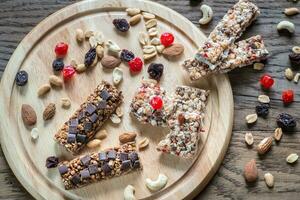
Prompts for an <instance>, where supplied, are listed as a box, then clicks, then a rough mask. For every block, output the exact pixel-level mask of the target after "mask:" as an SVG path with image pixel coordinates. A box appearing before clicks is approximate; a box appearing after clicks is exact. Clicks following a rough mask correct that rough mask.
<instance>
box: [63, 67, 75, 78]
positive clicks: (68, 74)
mask: <svg viewBox="0 0 300 200" xmlns="http://www.w3.org/2000/svg"><path fill="white" fill-rule="evenodd" d="M74 74H75V69H74V67H73V66H67V67H64V69H63V77H64V80H69V79H71V78H72V77H73V75H74Z"/></svg>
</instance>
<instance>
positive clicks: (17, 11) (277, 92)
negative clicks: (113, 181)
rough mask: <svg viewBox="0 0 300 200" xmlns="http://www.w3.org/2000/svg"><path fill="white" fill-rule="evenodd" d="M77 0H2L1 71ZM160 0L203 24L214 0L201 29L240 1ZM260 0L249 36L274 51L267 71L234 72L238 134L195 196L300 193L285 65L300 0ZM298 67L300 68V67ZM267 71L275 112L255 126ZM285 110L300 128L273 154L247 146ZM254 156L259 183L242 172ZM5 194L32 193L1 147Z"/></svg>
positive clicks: (299, 23) (294, 40)
mask: <svg viewBox="0 0 300 200" xmlns="http://www.w3.org/2000/svg"><path fill="white" fill-rule="evenodd" d="M74 2H76V1H74V0H0V77H1V76H2V74H3V71H4V69H5V66H6V64H7V62H8V60H9V58H10V56H11V54H12V53H13V52H14V50H15V48H16V47H17V45H18V44H19V42H20V41H21V40H22V39H23V37H24V36H25V35H26V34H27V33H28V32H29V31H30V30H31V29H32V28H33V27H34V26H36V25H37V24H38V23H39V22H40V21H41V20H43V19H44V18H45V17H47V16H48V15H50V14H52V13H54V12H55V11H57V10H59V9H61V8H63V7H65V6H67V5H69V4H71V3H74ZM157 2H159V3H161V4H164V5H166V6H168V7H170V8H172V9H174V10H176V11H177V12H179V13H181V14H182V15H184V16H185V17H187V18H188V19H190V20H191V21H192V22H193V23H194V24H195V25H196V26H199V25H198V20H199V18H200V17H201V13H200V11H199V7H200V5H201V4H203V3H205V4H208V5H210V6H211V7H212V8H213V10H214V20H213V21H212V23H210V24H209V25H208V26H207V27H201V30H202V31H203V32H205V34H207V35H208V34H209V33H210V31H211V30H212V29H213V27H214V26H215V25H216V24H217V22H218V21H219V20H220V19H221V18H222V16H223V15H224V14H225V13H226V11H227V10H228V8H230V7H231V6H232V5H233V4H234V2H235V1H234V0H205V1H201V0H193V1H188V0H158V1H157ZM256 2H257V4H258V6H259V7H260V9H261V16H260V17H259V19H258V20H257V21H256V22H255V23H254V25H252V26H251V27H250V28H248V30H247V31H246V33H245V34H244V35H243V38H247V37H250V36H252V35H256V34H261V35H262V36H263V38H264V39H265V43H266V45H267V47H268V50H269V51H270V54H271V55H270V58H269V59H268V63H267V65H266V68H265V69H264V70H263V71H261V72H258V71H255V70H253V69H252V68H251V67H248V68H246V69H238V70H235V71H234V72H231V73H229V78H230V82H231V84H232V88H233V94H234V101H235V118H234V126H233V134H232V139H231V142H230V146H229V148H228V151H227V154H226V156H225V159H224V161H223V163H222V166H221V167H220V169H219V170H218V172H217V173H216V175H215V176H214V178H213V179H212V180H211V182H210V183H209V184H208V186H207V187H206V188H205V189H204V191H203V192H202V193H201V194H199V195H198V196H197V197H196V198H195V199H272V200H275V199H288V200H292V199H299V198H300V197H299V195H300V164H299V161H298V163H296V164H294V165H289V164H287V163H286V162H285V158H286V156H287V155H289V154H290V153H298V154H300V120H299V119H300V117H299V114H300V108H299V105H300V83H299V85H297V84H295V83H293V82H289V81H287V80H286V79H285V78H284V70H285V68H286V67H287V66H289V60H288V54H289V52H290V50H291V48H292V47H293V45H296V44H297V45H300V15H296V16H293V17H289V18H288V17H286V16H285V15H284V14H282V11H283V9H284V8H286V7H292V6H293V7H298V8H300V2H299V3H293V2H288V1H287V0H280V1H278V0H257V1H256ZM287 19H288V20H290V21H292V22H294V23H295V26H296V33H295V34H294V35H293V36H288V35H279V34H278V32H277V30H276V25H277V23H278V22H280V21H281V20H287ZM37 67H38V66H37ZM295 71H298V72H300V70H299V69H298V70H297V69H295ZM264 73H268V74H270V75H272V76H273V77H274V79H275V82H276V84H275V86H274V87H273V88H272V90H271V91H269V92H268V93H267V94H268V95H269V96H270V97H271V110H270V114H269V116H268V118H267V119H262V118H259V120H258V122H257V123H256V124H255V125H254V126H253V127H250V128H249V127H248V126H247V125H246V123H245V120H244V118H245V116H246V115H247V114H250V113H253V112H255V105H256V104H257V96H258V95H259V94H262V93H264V91H262V90H261V88H260V85H259V78H260V76H261V75H262V74H264ZM12 78H13V77H12ZM290 88H291V89H293V90H294V91H295V102H294V103H292V104H291V105H289V106H283V104H282V101H281V91H282V90H284V89H290ZM0 95H1V93H0ZM0 112H1V111H0ZM281 112H288V113H290V114H292V115H294V116H296V118H297V121H298V123H299V126H298V128H297V129H296V131H295V133H292V134H284V135H283V138H282V140H281V142H280V143H277V144H274V145H273V148H272V150H271V151H270V152H269V153H268V154H267V155H265V156H263V157H258V155H257V153H256V151H255V146H254V147H253V148H247V147H246V145H245V143H244V134H245V133H246V132H249V131H250V132H252V133H253V135H254V138H255V144H257V143H258V142H259V141H260V140H261V139H263V138H264V137H266V136H269V135H270V134H273V131H274V129H275V128H276V123H275V121H276V120H275V119H276V116H277V115H278V114H279V113H281ZM220 134H222V133H220ZM252 158H255V159H257V166H258V169H259V180H258V181H257V183H256V184H254V185H247V184H246V183H245V181H244V178H243V176H242V173H243V167H244V164H245V163H246V162H247V161H249V160H250V159H252ZM266 172H271V173H272V174H273V175H274V177H275V187H274V188H273V189H268V188H267V187H266V185H265V183H264V180H263V174H264V173H266ZM199 173H201V172H199ZM0 199H18V200H20V199H32V197H31V196H30V194H28V192H26V190H25V189H24V188H23V187H22V185H21V184H20V183H19V182H18V180H17V179H16V177H15V176H14V174H13V173H12V171H11V170H10V168H9V166H8V164H7V162H6V160H5V157H4V155H3V152H2V151H1V150H0Z"/></svg>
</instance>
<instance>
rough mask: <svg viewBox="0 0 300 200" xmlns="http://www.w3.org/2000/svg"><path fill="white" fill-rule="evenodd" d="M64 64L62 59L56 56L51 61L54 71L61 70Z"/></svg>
mask: <svg viewBox="0 0 300 200" xmlns="http://www.w3.org/2000/svg"><path fill="white" fill-rule="evenodd" d="M64 66H65V64H64V61H63V59H61V58H57V59H55V60H54V61H53V63H52V68H53V70H54V71H61V70H62V69H63V68H64Z"/></svg>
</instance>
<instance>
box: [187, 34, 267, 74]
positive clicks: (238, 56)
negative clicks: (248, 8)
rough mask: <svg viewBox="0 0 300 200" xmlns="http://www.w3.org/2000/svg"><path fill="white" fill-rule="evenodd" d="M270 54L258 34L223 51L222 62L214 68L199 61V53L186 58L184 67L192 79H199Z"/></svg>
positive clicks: (241, 65)
mask: <svg viewBox="0 0 300 200" xmlns="http://www.w3.org/2000/svg"><path fill="white" fill-rule="evenodd" d="M268 54H269V53H268V50H267V49H266V47H265V44H264V42H263V40H262V37H261V36H260V35H257V36H253V37H251V38H249V39H247V40H242V41H240V42H238V43H236V44H233V45H231V46H230V48H229V49H227V50H225V51H224V52H223V53H222V55H221V58H220V60H221V62H220V63H219V64H218V66H217V67H215V68H214V69H211V68H210V67H209V66H208V65H207V64H205V63H203V62H201V61H199V59H197V55H196V58H194V59H189V60H186V61H185V62H184V63H183V67H184V68H185V69H186V70H187V71H188V73H189V76H190V79H191V80H198V79H200V78H201V77H204V76H207V75H209V74H212V73H226V72H229V71H231V70H233V69H235V68H238V67H244V66H248V65H251V64H253V63H255V62H260V61H262V60H265V59H267V56H268Z"/></svg>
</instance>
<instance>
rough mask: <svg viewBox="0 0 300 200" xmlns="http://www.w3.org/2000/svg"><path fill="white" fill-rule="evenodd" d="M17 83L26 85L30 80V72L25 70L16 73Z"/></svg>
mask: <svg viewBox="0 0 300 200" xmlns="http://www.w3.org/2000/svg"><path fill="white" fill-rule="evenodd" d="M15 81H16V84H17V85H18V86H24V85H26V83H27V81H28V73H27V72H26V71H24V70H21V71H19V72H18V73H17V74H16V78H15Z"/></svg>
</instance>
